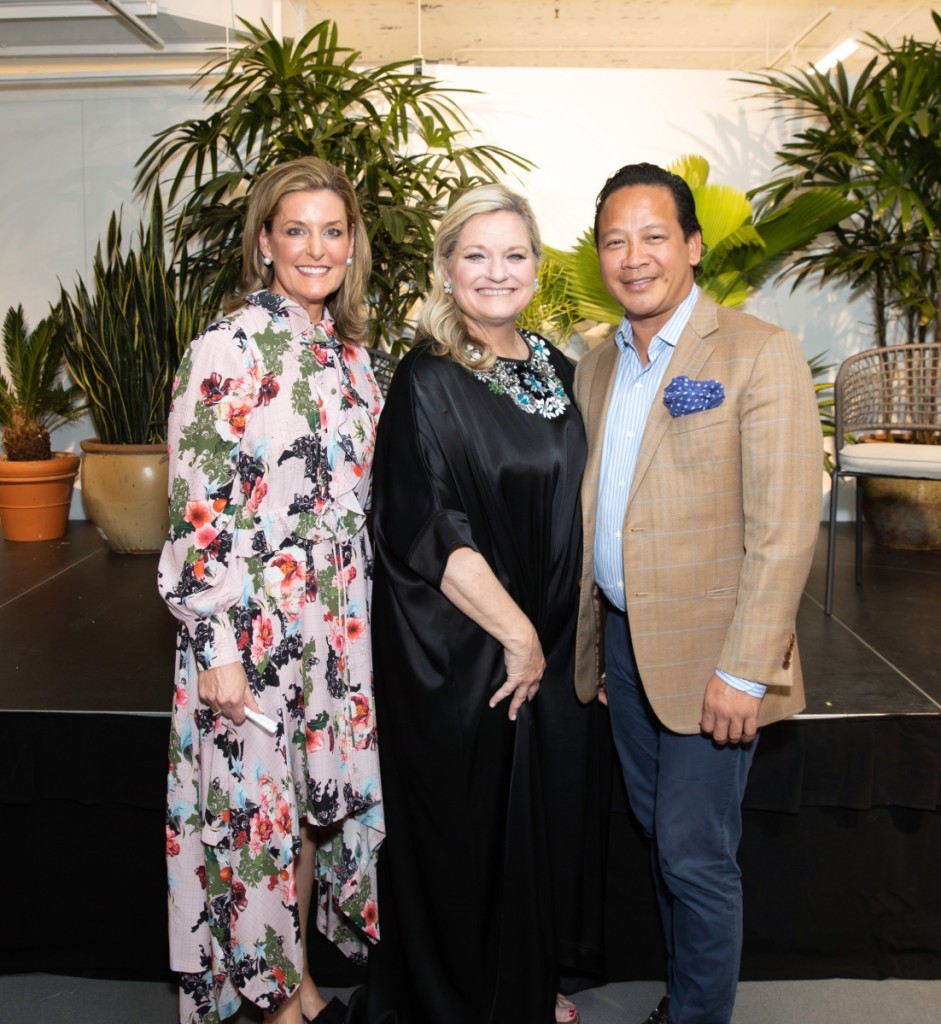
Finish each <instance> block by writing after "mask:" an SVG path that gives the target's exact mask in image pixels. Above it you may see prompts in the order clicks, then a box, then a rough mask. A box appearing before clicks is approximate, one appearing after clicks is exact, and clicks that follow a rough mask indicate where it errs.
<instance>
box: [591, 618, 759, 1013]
mask: <svg viewBox="0 0 941 1024" xmlns="http://www.w3.org/2000/svg"><path fill="white" fill-rule="evenodd" d="M605 672H606V677H607V691H608V710H609V711H610V717H611V729H612V732H613V735H614V744H615V748H616V749H617V752H618V757H619V759H620V762H621V769H622V771H623V773H624V781H625V783H626V786H627V795H628V799H629V801H630V805H631V810H632V811H633V812H634V814H635V816H636V817H637V820H638V821H639V822H640V825H641V828H642V829H643V830H644V833H645V834H646V835H647V836H648V837H649V838H650V839H651V852H652V860H653V872H654V879H655V883H656V890H657V898H658V902H659V906H660V915H661V919H662V921H663V930H664V933H665V935H666V943H667V960H668V965H669V977H668V988H669V994H670V1008H669V1018H670V1024H729V1021H730V1020H731V1017H732V1007H733V1005H734V1002H735V989H736V986H737V984H738V971H739V963H740V960H741V951H742V878H741V871H740V870H739V867H738V862H737V860H736V851H737V850H738V844H739V840H740V839H741V835H742V797H743V795H744V792H745V783H746V781H747V779H748V770H749V768H750V767H751V762H752V757H753V756H754V752H755V747H756V745H757V742H758V740H757V737H756V739H755V740H753V741H752V742H751V743H748V744H732V745H727V746H718V745H717V744H715V743H713V742H712V740H711V739H710V738H709V737H708V736H681V735H679V734H677V733H674V732H670V731H669V730H668V729H665V728H664V727H663V726H662V725H661V724H660V722H659V721H658V720H657V717H656V716H655V715H654V713H653V711H652V709H651V707H650V704H649V702H648V701H647V698H646V697H645V695H644V690H643V686H642V685H641V682H640V676H639V673H638V670H637V663H636V661H635V660H634V653H633V649H632V646H631V638H630V631H629V628H628V624H627V617H626V616H625V615H624V614H621V613H618V612H616V611H611V610H609V612H608V618H607V626H606V627H605ZM707 681H708V680H705V679H704V680H702V685H703V688H705V685H706V682H707Z"/></svg>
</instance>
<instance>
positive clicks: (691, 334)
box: [627, 294, 719, 505]
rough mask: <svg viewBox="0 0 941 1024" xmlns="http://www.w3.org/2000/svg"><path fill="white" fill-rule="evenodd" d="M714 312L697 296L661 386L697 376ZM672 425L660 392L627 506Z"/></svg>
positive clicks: (715, 309) (646, 429) (708, 343)
mask: <svg viewBox="0 0 941 1024" xmlns="http://www.w3.org/2000/svg"><path fill="white" fill-rule="evenodd" d="M718 309H719V307H718V305H717V304H716V303H715V302H714V301H713V300H712V299H710V298H709V296H708V295H705V294H701V295H700V296H699V298H698V300H697V301H696V308H695V309H694V310H693V315H692V316H691V317H690V318H689V322H688V323H687V325H686V327H685V328H684V330H683V333H682V334H681V335H680V338H679V341H677V343H676V348H675V349H674V350H673V355H672V356H671V357H670V365H669V366H668V367H667V371H666V373H665V374H664V377H663V382H664V383H663V386H664V387H666V386H667V384H669V382H670V381H671V380H672V379H673V378H674V377H682V376H684V375H685V376H687V377H690V378H692V379H693V380H695V379H697V378H698V377H699V374H700V372H701V370H702V368H703V366H704V365H705V363H706V360H707V359H708V358H709V356H711V355H712V352H713V349H714V348H715V345H714V344H713V342H712V341H710V340H709V337H710V336H711V335H712V334H713V333H714V332H715V331H716V330H717V329H718V326H719V320H718ZM672 422H673V417H672V416H671V415H670V410H669V409H668V408H667V407H666V405H665V404H664V402H663V396H662V393H661V395H659V396H658V397H657V399H656V400H655V401H654V403H653V406H652V407H651V409H650V415H649V416H648V417H647V424H646V426H645V427H644V436H643V437H642V438H641V442H640V451H639V452H638V454H637V465H636V466H635V467H634V478H633V480H632V481H631V491H630V494H629V495H628V499H627V502H628V505H629V504H630V503H631V501H632V500H633V498H634V494H635V493H636V492H637V488H638V486H639V485H640V483H641V481H642V480H643V479H644V476H645V474H646V472H647V470H648V469H649V468H650V463H651V462H652V461H653V458H654V456H655V455H656V453H657V449H658V448H659V447H660V442H661V441H662V440H663V436H664V434H666V432H667V428H668V427H669V426H670V424H671V423H672Z"/></svg>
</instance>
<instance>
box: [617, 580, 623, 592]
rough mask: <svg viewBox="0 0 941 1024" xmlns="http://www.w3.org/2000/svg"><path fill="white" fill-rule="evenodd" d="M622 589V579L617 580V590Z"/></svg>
mask: <svg viewBox="0 0 941 1024" xmlns="http://www.w3.org/2000/svg"><path fill="white" fill-rule="evenodd" d="M623 589H624V580H618V590H623Z"/></svg>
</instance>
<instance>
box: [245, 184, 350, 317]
mask: <svg viewBox="0 0 941 1024" xmlns="http://www.w3.org/2000/svg"><path fill="white" fill-rule="evenodd" d="M270 224H271V227H270V229H268V228H264V227H263V228H262V229H261V235H260V236H259V239H258V244H259V246H260V247H261V251H262V254H263V255H264V256H266V257H270V258H271V261H272V264H273V267H272V269H273V270H274V280H273V281H272V283H271V291H273V292H277V293H278V294H279V295H284V296H285V297H287V298H289V299H293V300H294V301H295V302H297V303H298V304H299V305H301V306H303V307H304V308H305V309H306V310H307V312H308V314H309V316H310V318H311V320H312V321H313V322H314V323H317V322H318V321H320V320H322V319H323V307H324V302H325V301H326V299H327V298H328V296H330V295H332V294H333V293H334V292H335V291H336V290H337V289H338V288H339V287H340V285H341V284H342V283H343V279H344V277H346V271H347V262H346V261H347V259H348V258H349V257H350V256H352V254H353V244H354V239H353V236H352V234H351V232H350V227H349V224H348V222H347V218H346V207H345V206H344V203H343V200H342V198H341V197H340V196H338V195H337V194H336V192H331V191H330V190H329V189H325V188H318V189H312V190H308V191H305V192H289V193H288V194H287V195H285V196H284V197H283V198H282V199H281V202H280V203H278V207H277V209H276V210H275V212H274V215H273V217H272V218H271V221H270Z"/></svg>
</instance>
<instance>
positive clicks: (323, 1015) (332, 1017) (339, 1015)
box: [304, 996, 346, 1024]
mask: <svg viewBox="0 0 941 1024" xmlns="http://www.w3.org/2000/svg"><path fill="white" fill-rule="evenodd" d="M345 1020H346V1004H345V1003H343V1002H341V1001H340V1000H339V999H337V997H336V996H334V997H333V998H332V999H331V1000H330V1002H329V1003H327V1005H326V1006H325V1007H324V1008H323V1009H322V1010H321V1011H320V1013H318V1014H317V1016H316V1017H314V1018H313V1020H311V1018H310V1017H305V1018H304V1022H305V1024H344V1021H345Z"/></svg>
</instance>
